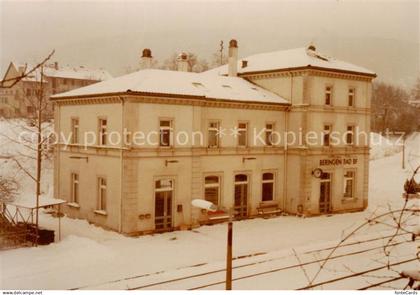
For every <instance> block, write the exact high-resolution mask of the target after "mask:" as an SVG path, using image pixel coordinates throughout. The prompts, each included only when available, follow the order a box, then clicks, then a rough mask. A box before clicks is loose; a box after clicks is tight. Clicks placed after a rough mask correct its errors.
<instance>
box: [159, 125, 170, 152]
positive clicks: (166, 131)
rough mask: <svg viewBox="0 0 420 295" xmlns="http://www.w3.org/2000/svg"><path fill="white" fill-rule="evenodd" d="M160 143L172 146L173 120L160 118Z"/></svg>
mask: <svg viewBox="0 0 420 295" xmlns="http://www.w3.org/2000/svg"><path fill="white" fill-rule="evenodd" d="M159 128H160V129H159V134H160V136H159V145H160V146H171V145H172V121H171V120H160V127H159Z"/></svg>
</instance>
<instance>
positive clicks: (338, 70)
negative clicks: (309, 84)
mask: <svg viewBox="0 0 420 295" xmlns="http://www.w3.org/2000/svg"><path fill="white" fill-rule="evenodd" d="M309 69H312V70H321V71H327V72H335V73H343V74H352V75H359V76H366V77H371V78H376V77H377V75H376V74H375V73H374V74H370V73H364V72H357V71H348V70H340V69H332V68H324V67H318V66H311V65H307V66H303V67H291V68H280V69H272V70H262V71H252V72H243V73H238V75H239V76H246V75H257V74H269V73H276V72H288V71H297V70H309Z"/></svg>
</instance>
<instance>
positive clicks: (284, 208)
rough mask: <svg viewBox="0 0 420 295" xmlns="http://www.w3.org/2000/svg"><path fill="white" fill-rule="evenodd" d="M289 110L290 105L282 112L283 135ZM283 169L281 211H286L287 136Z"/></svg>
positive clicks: (287, 125) (287, 122)
mask: <svg viewBox="0 0 420 295" xmlns="http://www.w3.org/2000/svg"><path fill="white" fill-rule="evenodd" d="M289 112H290V107H287V108H286V109H285V113H284V126H285V127H284V128H285V135H286V134H287V132H288V129H289ZM284 139H285V140H284V165H283V167H284V171H283V211H284V212H286V200H287V161H288V157H287V155H288V145H287V136H285V138H284Z"/></svg>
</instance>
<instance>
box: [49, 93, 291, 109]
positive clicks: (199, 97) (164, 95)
mask: <svg viewBox="0 0 420 295" xmlns="http://www.w3.org/2000/svg"><path fill="white" fill-rule="evenodd" d="M119 95H142V96H149V97H167V98H193V99H199V100H207V101H220V102H230V103H235V102H236V103H249V104H264V105H278V106H290V105H291V103H290V102H287V103H284V102H264V101H249V100H229V99H223V98H213V97H207V96H201V95H188V94H185V95H181V94H169V93H157V92H143V91H127V92H111V93H101V94H89V95H74V96H66V97H52V96H51V97H50V100H51V101H64V100H67V99H83V98H99V97H106V96H119Z"/></svg>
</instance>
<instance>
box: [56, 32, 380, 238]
mask: <svg viewBox="0 0 420 295" xmlns="http://www.w3.org/2000/svg"><path fill="white" fill-rule="evenodd" d="M229 45H230V46H229V64H228V65H226V66H222V67H220V68H217V69H213V70H210V71H208V72H204V73H190V72H186V71H185V70H186V69H188V67H186V66H185V65H186V62H187V59H188V56H184V55H180V57H179V58H178V69H179V70H178V71H165V70H152V69H145V70H141V71H138V72H135V73H131V74H128V75H125V76H121V77H118V78H115V79H111V80H108V81H105V82H101V83H97V84H95V85H90V86H87V87H83V88H80V89H76V90H73V91H70V92H66V93H62V94H56V95H53V96H52V97H51V99H52V101H53V102H54V104H55V109H54V117H55V131H56V132H57V134H63V135H64V136H65V137H69V136H70V138H71V143H70V144H67V143H65V142H60V143H59V144H57V146H56V149H55V160H54V164H55V168H54V195H55V197H57V198H61V199H65V200H67V201H68V204H67V207H66V209H65V212H66V214H67V215H69V216H70V217H74V218H83V219H87V220H89V221H90V222H93V223H95V224H98V225H101V226H103V227H105V228H110V229H112V230H115V231H118V232H122V233H127V234H138V233H147V232H154V231H166V230H172V229H178V228H189V227H192V226H194V225H196V224H199V223H201V222H205V221H206V220H207V219H208V218H209V215H208V214H207V213H206V212H205V211H201V210H199V209H197V208H193V207H192V206H191V201H192V200H193V199H205V200H207V201H211V202H212V203H214V204H216V205H217V206H219V207H223V208H225V209H226V210H232V211H233V212H234V214H235V218H237V219H242V218H248V217H252V216H257V215H258V214H259V213H260V212H261V209H262V208H267V207H269V206H270V208H276V209H277V208H279V209H280V210H282V211H284V212H287V213H291V214H305V215H318V214H329V213H336V212H350V211H359V210H364V209H365V208H366V207H367V205H368V179H369V140H368V138H367V139H366V138H365V140H363V139H362V140H361V141H359V140H358V139H357V138H356V130H358V131H360V132H364V133H365V134H369V131H370V102H371V92H372V85H371V82H372V80H373V79H374V78H375V77H376V75H375V73H373V72H371V71H369V70H367V69H364V68H362V67H359V66H355V65H352V64H349V63H346V62H342V61H338V60H336V59H333V58H330V57H327V56H325V55H323V54H320V53H319V52H318V51H317V50H316V48H315V46H309V47H307V48H298V49H292V50H286V51H276V52H271V53H263V54H258V55H254V56H250V57H247V58H244V59H242V60H238V44H237V42H236V41H235V40H231V41H230V44H229ZM146 52H147V53H149V51H146ZM148 58H151V54H143V56H142V60H143V59H148ZM142 64H151V62H150V61H143V62H142ZM260 131H262V132H263V133H262V134H263V135H262V138H263V140H255V132H257V133H259V132H260ZM139 132H140V133H141V134H143V137H142V138H140V142H136V141H134V138H133V137H134V134H137V133H139ZM223 132H224V133H226V135H225V136H222V133H223ZM311 132H312V133H316V134H318V135H320V136H321V138H322V140H321V141H316V142H315V143H311V142H309V139H310V138H308V137H306V135H308V134H310V133H311ZM334 132H338V133H339V134H340V135H342V136H344V138H343V140H342V141H340V142H339V143H337V144H336V143H334V140H333V139H334V138H333V134H334ZM88 133H90V134H92V133H94V134H96V137H95V138H94V140H93V141H92V138H91V137H89V138H88V137H87V136H85V135H86V134H88ZM286 133H293V134H295V135H296V136H297V137H298V138H297V139H298V140H296V141H294V142H288V140H286V138H284V137H283V135H284V134H286ZM118 134H120V140H118V136H117V135H118ZM194 134H202V135H203V140H195V141H194V140H193V138H195V137H194ZM274 134H280V135H281V136H282V138H281V140H279V141H278V140H272V138H273V137H272V135H274ZM180 135H181V136H180ZM300 135H302V140H299V136H300ZM179 136H180V137H179ZM188 136H190V137H189V139H188V138H186V137H188ZM60 138H61V136H60ZM121 138H122V139H123V140H121ZM137 139H139V138H137Z"/></svg>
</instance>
